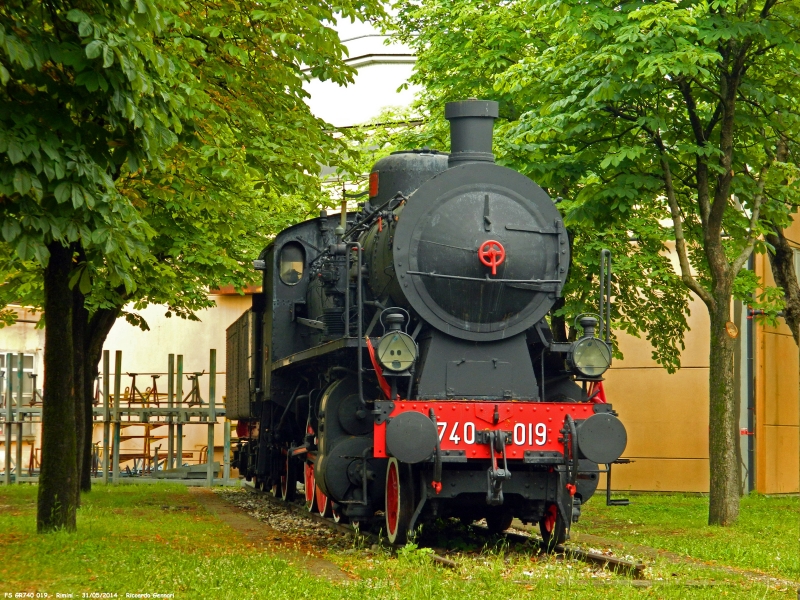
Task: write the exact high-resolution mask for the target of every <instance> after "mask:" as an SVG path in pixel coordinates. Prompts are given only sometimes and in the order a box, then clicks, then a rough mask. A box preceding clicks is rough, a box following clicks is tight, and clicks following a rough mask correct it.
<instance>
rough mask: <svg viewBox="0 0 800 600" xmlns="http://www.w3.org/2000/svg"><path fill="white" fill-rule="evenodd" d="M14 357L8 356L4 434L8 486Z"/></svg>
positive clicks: (5, 481)
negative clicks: (12, 360) (12, 365)
mask: <svg viewBox="0 0 800 600" xmlns="http://www.w3.org/2000/svg"><path fill="white" fill-rule="evenodd" d="M13 356H14V355H13V354H11V352H9V353H8V354H6V422H5V427H4V428H3V433H4V435H5V439H4V443H5V455H6V457H5V458H6V460H5V473H4V474H3V475H4V476H3V483H5V484H6V485H11V421H12V416H11V402H12V398H11V392H12V390H11V383H12V381H13V379H11V358H12V357H13Z"/></svg>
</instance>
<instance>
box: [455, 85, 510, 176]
mask: <svg viewBox="0 0 800 600" xmlns="http://www.w3.org/2000/svg"><path fill="white" fill-rule="evenodd" d="M497 106H498V105H497V102H493V101H492V100H476V99H475V98H470V99H469V100H463V101H461V102H448V103H447V104H446V105H445V107H444V117H445V119H447V120H448V121H450V158H449V160H448V163H447V164H448V167H455V166H456V165H460V164H463V163H468V162H494V154H492V128H493V127H494V120H495V119H496V118H497V114H498V112H497Z"/></svg>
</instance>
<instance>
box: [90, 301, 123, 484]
mask: <svg viewBox="0 0 800 600" xmlns="http://www.w3.org/2000/svg"><path fill="white" fill-rule="evenodd" d="M121 311H122V308H121V307H120V308H101V309H98V310H97V311H95V313H94V314H93V315H92V318H91V319H90V320H89V322H88V323H87V325H86V338H85V342H86V344H85V346H84V347H85V353H84V364H85V366H84V373H85V375H86V376H85V378H84V381H85V386H86V391H85V392H84V398H85V400H86V415H85V416H86V419H87V421H86V422H87V425H86V431H88V432H90V433H89V435H88V436H87V437H86V438H84V444H83V453H84V454H83V469H82V471H81V491H83V492H90V491H91V490H92V477H91V468H92V435H91V432H92V428H93V427H94V420H93V419H92V408H93V404H94V403H93V400H94V388H93V382H94V381H95V380H96V379H97V375H98V373H99V372H100V370H99V366H100V358H101V356H102V354H103V344H105V341H106V338H107V337H108V333H109V332H110V331H111V328H112V327H113V326H114V323H115V322H116V320H117V317H118V316H119V313H120V312H121Z"/></svg>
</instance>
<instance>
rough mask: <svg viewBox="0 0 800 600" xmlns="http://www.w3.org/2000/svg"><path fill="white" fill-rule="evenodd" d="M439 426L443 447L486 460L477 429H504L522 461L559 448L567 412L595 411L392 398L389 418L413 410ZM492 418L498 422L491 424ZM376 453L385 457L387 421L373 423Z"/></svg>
mask: <svg viewBox="0 0 800 600" xmlns="http://www.w3.org/2000/svg"><path fill="white" fill-rule="evenodd" d="M431 409H432V410H433V413H434V415H435V417H436V424H437V426H438V428H439V443H440V445H441V448H442V450H450V451H452V450H460V451H463V452H464V453H465V455H466V457H467V458H468V459H469V458H476V459H479V458H489V456H490V453H489V446H488V445H487V444H481V443H479V442H478V439H479V437H480V436H478V435H476V434H477V432H479V431H505V432H507V433H509V434H510V436H511V442H510V443H509V444H508V446H507V447H506V456H507V458H509V459H522V458H523V457H524V455H525V452H526V451H529V450H534V451H547V452H554V451H555V452H563V449H564V447H563V444H562V443H561V442H559V441H558V438H560V437H561V432H560V430H561V428H562V427H563V424H564V418H565V416H566V415H567V414H570V415H572V418H573V419H576V420H577V419H586V418H588V417H589V416H591V415H592V414H593V413H594V410H593V405H591V404H565V403H552V402H507V401H506V402H477V401H476V402H456V401H447V402H445V401H427V402H426V401H401V402H395V407H394V410H393V411H392V412H391V413H390V414H389V417H396V416H397V415H399V414H400V413H402V412H408V411H414V412H419V413H422V414H424V415H425V416H429V415H430V411H431ZM495 421H496V422H495ZM374 433H375V456H376V457H386V456H388V455H387V453H386V422H383V423H381V424H380V425H377V424H376V425H375V432H374Z"/></svg>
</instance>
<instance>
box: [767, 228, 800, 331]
mask: <svg viewBox="0 0 800 600" xmlns="http://www.w3.org/2000/svg"><path fill="white" fill-rule="evenodd" d="M774 231H775V233H771V234H767V235H766V236H765V237H766V240H767V242H768V243H769V244H770V245H771V246H773V247H774V248H775V253H774V254H773V253H772V252H768V253H767V255H768V256H769V264H770V266H771V267H772V276H773V277H774V278H775V283H777V284H778V285H779V286H781V288H783V297H784V298H785V299H786V308H785V309H784V311H783V314H784V315H785V318H786V324H787V325H788V326H789V329H791V330H792V336H793V337H794V343H795V344H797V345H798V346H800V286H798V284H797V273H796V272H795V270H794V250H793V249H792V247H791V246H790V245H789V240H787V239H786V236H784V235H783V230H782V229H781V228H779V227H775V228H774Z"/></svg>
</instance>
